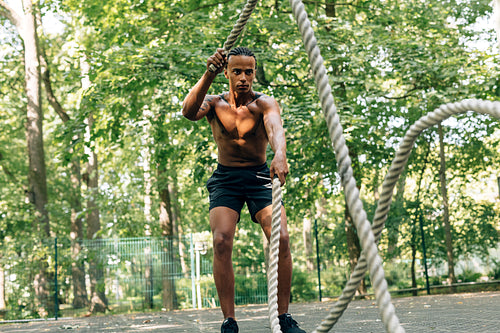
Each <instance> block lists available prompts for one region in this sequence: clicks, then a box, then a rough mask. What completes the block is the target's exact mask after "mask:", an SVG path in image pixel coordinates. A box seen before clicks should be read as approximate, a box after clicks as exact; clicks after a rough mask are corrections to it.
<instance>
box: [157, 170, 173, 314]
mask: <svg viewBox="0 0 500 333" xmlns="http://www.w3.org/2000/svg"><path fill="white" fill-rule="evenodd" d="M166 179H167V174H166V172H165V170H164V169H162V168H161V167H160V168H158V180H159V182H158V183H159V184H161V185H160V188H159V194H160V227H161V230H162V236H163V237H164V238H165V242H164V244H165V245H164V246H163V256H162V281H163V297H162V299H163V307H164V308H165V309H166V310H167V311H172V310H175V309H176V308H177V297H176V294H175V283H174V270H173V268H174V253H173V249H174V247H173V237H174V234H173V231H174V228H173V223H172V205H171V201H170V193H169V190H168V184H167V182H166Z"/></svg>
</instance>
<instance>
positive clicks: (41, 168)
mask: <svg viewBox="0 0 500 333" xmlns="http://www.w3.org/2000/svg"><path fill="white" fill-rule="evenodd" d="M36 4H37V3H36V2H35V5H34V3H33V2H32V1H31V0H23V13H22V14H21V15H19V14H17V13H16V12H15V11H14V10H13V9H12V8H11V7H10V6H9V5H8V4H7V3H5V2H4V1H0V15H1V16H3V17H5V18H7V19H8V20H9V21H10V23H11V24H12V25H13V26H14V27H15V28H16V29H17V32H18V34H19V36H20V37H21V39H22V40H23V46H24V65H25V68H24V70H25V87H26V97H27V106H26V115H27V118H26V140H27V143H28V145H27V146H28V160H29V176H28V184H29V185H28V189H27V193H26V194H27V197H28V200H29V202H30V203H31V204H32V205H33V207H34V211H35V213H34V215H33V220H32V226H33V231H34V232H35V233H38V232H41V234H42V235H43V236H44V237H50V221H49V214H48V211H47V207H46V206H47V203H48V194H47V176H46V169H45V154H44V145H43V124H42V122H43V112H42V103H41V91H40V87H41V74H40V62H39V50H38V36H37V31H36V29H37V27H36V19H35V17H36V15H35V12H36V10H37V7H36ZM42 262H43V261H42ZM46 269H47V267H45V266H44V265H43V264H42V266H41V267H40V272H39V274H37V275H36V277H35V279H36V281H35V283H36V285H37V288H36V293H37V300H38V302H39V313H40V315H41V316H46V315H47V314H48V312H47V311H49V309H51V307H50V301H51V298H50V297H49V291H48V285H47V276H46Z"/></svg>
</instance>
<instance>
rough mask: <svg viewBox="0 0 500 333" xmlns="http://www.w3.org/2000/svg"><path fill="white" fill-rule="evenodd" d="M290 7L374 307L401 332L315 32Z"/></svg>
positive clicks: (299, 7) (300, 11)
mask: <svg viewBox="0 0 500 333" xmlns="http://www.w3.org/2000/svg"><path fill="white" fill-rule="evenodd" d="M290 4H291V6H292V11H293V14H294V17H295V20H296V21H297V24H298V26H299V30H300V32H301V35H302V40H303V42H304V46H305V48H306V51H307V54H308V56H309V62H310V63H311V68H312V72H313V74H314V78H315V82H316V86H317V88H318V91H319V97H320V100H321V106H322V109H323V112H324V115H325V118H326V122H327V124H328V130H329V132H330V139H331V141H332V144H333V146H334V150H335V157H336V159H337V165H338V171H339V174H340V177H341V181H342V185H343V187H344V191H345V196H346V201H347V205H348V207H349V211H350V212H351V213H352V218H353V223H354V225H355V227H356V229H357V230H358V235H359V236H360V241H361V244H362V248H363V251H364V252H365V253H366V255H367V262H368V266H369V269H370V277H371V280H372V283H373V287H374V290H375V295H376V300H377V305H378V307H379V311H380V313H381V317H382V321H383V322H384V325H385V327H386V330H387V331H389V332H397V333H400V332H404V329H403V328H402V327H401V325H400V323H399V319H398V318H397V316H396V314H395V309H394V305H393V304H392V303H391V296H390V294H389V292H388V287H387V282H386V280H385V276H384V270H383V269H382V266H381V263H382V260H381V258H380V256H379V255H378V250H377V246H376V243H375V237H374V235H373V232H372V229H371V225H370V222H369V221H368V220H367V217H366V212H365V211H364V209H363V204H362V202H361V200H360V198H359V190H358V188H357V186H356V181H355V179H354V177H353V171H352V168H351V159H350V158H349V151H348V149H347V145H346V143H345V139H344V136H343V129H342V126H341V124H340V120H339V116H338V114H337V110H336V108H335V104H334V101H333V96H332V93H331V87H330V84H329V82H328V77H327V76H326V69H325V66H324V63H323V58H322V57H321V54H320V51H319V48H318V47H317V41H316V38H315V37H314V31H313V29H312V27H311V23H310V21H309V19H308V17H307V13H306V11H305V8H304V4H303V3H302V1H300V0H290ZM318 332H324V329H323V328H322V327H320V328H318Z"/></svg>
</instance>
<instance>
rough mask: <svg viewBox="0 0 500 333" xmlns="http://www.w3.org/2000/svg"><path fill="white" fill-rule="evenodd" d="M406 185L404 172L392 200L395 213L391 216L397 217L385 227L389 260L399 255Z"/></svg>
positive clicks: (404, 213)
mask: <svg viewBox="0 0 500 333" xmlns="http://www.w3.org/2000/svg"><path fill="white" fill-rule="evenodd" d="M405 185H406V172H403V173H402V174H401V177H399V179H398V182H397V185H396V197H395V200H394V204H395V208H396V210H395V212H394V213H393V215H395V216H396V217H398V219H397V220H392V223H391V224H390V225H388V226H387V239H388V244H387V255H388V256H389V257H391V258H393V257H394V256H397V255H399V251H398V242H399V236H400V231H399V226H400V225H401V223H402V222H403V216H405V215H406V212H405V208H404V191H405Z"/></svg>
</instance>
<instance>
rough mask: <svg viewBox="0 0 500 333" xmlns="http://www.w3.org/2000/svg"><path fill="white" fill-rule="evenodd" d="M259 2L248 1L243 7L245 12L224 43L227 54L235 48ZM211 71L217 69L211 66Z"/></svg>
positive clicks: (254, 0)
mask: <svg viewBox="0 0 500 333" xmlns="http://www.w3.org/2000/svg"><path fill="white" fill-rule="evenodd" d="M257 1H258V0H247V3H246V4H245V7H243V11H242V12H241V14H240V17H239V18H238V20H237V21H236V23H235V24H234V26H233V30H231V33H230V34H229V36H228V37H227V39H226V41H225V42H224V50H226V53H227V52H228V51H229V50H230V49H231V48H232V47H233V45H234V43H236V40H237V39H238V36H239V35H240V34H241V32H242V31H243V28H244V27H245V24H247V21H248V19H249V18H250V15H252V12H253V10H254V8H255V6H256V5H257ZM209 70H210V71H211V72H215V71H216V70H217V68H216V67H215V66H214V65H213V64H210V68H209Z"/></svg>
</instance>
